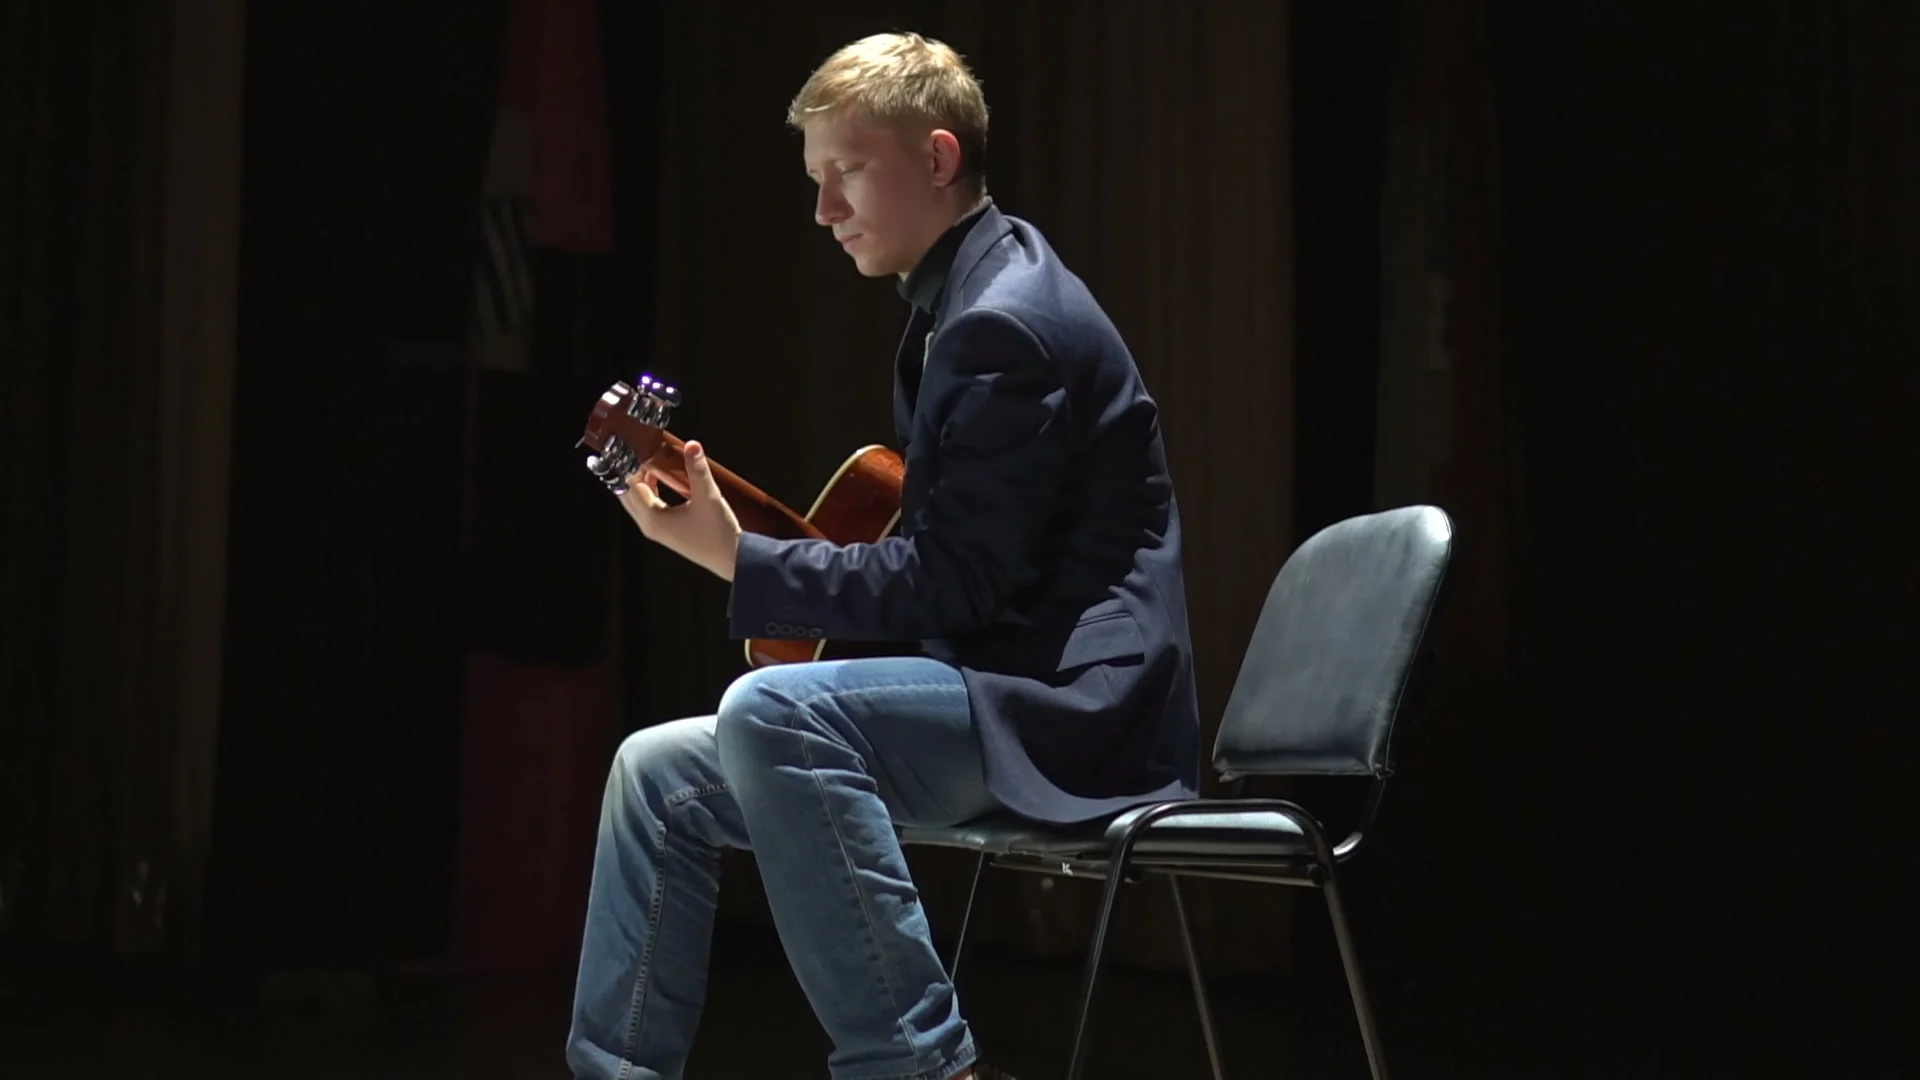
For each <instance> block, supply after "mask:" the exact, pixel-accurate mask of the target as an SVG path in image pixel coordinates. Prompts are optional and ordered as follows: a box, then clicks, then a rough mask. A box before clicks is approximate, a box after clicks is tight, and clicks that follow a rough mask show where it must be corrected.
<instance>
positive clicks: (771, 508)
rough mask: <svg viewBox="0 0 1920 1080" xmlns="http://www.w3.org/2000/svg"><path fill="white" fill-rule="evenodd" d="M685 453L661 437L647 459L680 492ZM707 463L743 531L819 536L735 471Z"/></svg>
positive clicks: (785, 537) (783, 537)
mask: <svg viewBox="0 0 1920 1080" xmlns="http://www.w3.org/2000/svg"><path fill="white" fill-rule="evenodd" d="M684 453H685V450H684V444H682V443H681V442H680V440H678V439H675V438H672V437H668V438H667V439H664V440H662V445H661V448H660V452H659V453H657V454H655V455H654V456H653V457H652V459H651V460H650V461H649V462H648V464H650V465H652V466H653V468H654V470H655V471H656V472H660V473H663V474H665V475H666V477H667V478H668V484H669V486H671V487H672V488H673V489H674V490H676V491H678V492H680V493H681V494H683V495H684V494H685V493H686V492H687V490H688V481H687V466H686V458H685V457H684V456H683V455H684ZM707 465H708V466H709V467H710V468H711V469H712V470H713V479H714V482H715V483H718V484H719V485H720V493H721V494H722V495H725V496H726V497H727V505H729V506H731V507H733V516H734V517H736V518H738V519H739V520H740V528H741V529H742V530H743V531H745V532H750V533H755V534H757V535H760V536H767V537H772V538H773V539H775V540H803V539H805V540H818V539H820V538H821V535H820V530H819V529H817V528H815V527H814V526H813V524H812V523H811V522H809V521H808V520H807V519H806V518H804V517H801V516H800V515H799V514H796V513H794V512H793V511H792V510H791V509H789V508H788V507H787V506H786V504H784V503H782V502H781V501H780V500H778V499H776V498H774V497H773V496H771V495H769V494H767V493H766V492H764V491H761V490H760V489H759V488H757V487H754V486H753V485H752V484H749V483H747V482H746V481H745V480H743V479H741V477H740V475H739V474H738V473H735V472H734V471H733V470H731V469H729V468H727V467H726V466H724V465H721V464H720V463H719V462H717V461H714V460H712V459H711V458H709V459H708V460H707Z"/></svg>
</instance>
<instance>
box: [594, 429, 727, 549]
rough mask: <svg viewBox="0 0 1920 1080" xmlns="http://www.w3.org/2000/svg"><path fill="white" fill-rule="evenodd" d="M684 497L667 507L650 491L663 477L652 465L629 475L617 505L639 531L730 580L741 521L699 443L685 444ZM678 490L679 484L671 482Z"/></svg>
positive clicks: (655, 493) (664, 502)
mask: <svg viewBox="0 0 1920 1080" xmlns="http://www.w3.org/2000/svg"><path fill="white" fill-rule="evenodd" d="M685 454H686V464H687V489H686V492H685V494H686V497H687V501H686V502H684V503H681V504H680V505H679V506H668V505H667V504H666V501H665V500H663V499H661V498H660V496H659V494H658V493H657V492H656V491H654V487H653V485H654V484H655V483H657V482H663V479H664V478H662V477H660V476H656V475H654V473H653V470H652V469H651V468H650V467H646V466H643V467H642V468H641V469H640V471H639V472H637V473H635V474H633V475H632V476H630V477H628V478H627V491H626V494H624V495H621V496H620V497H619V498H620V505H621V506H624V507H626V509H627V514H628V516H629V517H632V518H633V521H634V524H636V525H638V526H640V532H641V535H643V536H645V537H646V538H647V539H649V540H652V541H653V542H654V543H656V544H659V545H660V546H661V547H664V548H666V549H668V550H669V551H672V552H674V553H676V554H678V555H680V556H681V557H682V558H685V559H687V560H688V561H689V562H692V563H694V564H696V565H699V566H703V567H705V568H706V569H708V570H710V571H712V572H713V573H714V574H716V575H718V576H719V577H720V578H722V579H723V580H726V581H732V580H733V564H734V558H735V556H736V554H737V553H738V552H739V549H740V520H739V519H738V518H736V517H735V516H734V514H733V507H731V506H728V505H727V498H726V496H725V495H722V494H721V493H720V484H719V482H718V481H716V480H714V478H713V468H712V467H711V466H710V465H708V463H707V455H706V451H705V449H704V448H702V447H701V445H700V444H699V443H697V442H689V443H687V444H686V450H685ZM673 486H674V487H675V489H676V490H678V488H679V485H677V484H676V485H673Z"/></svg>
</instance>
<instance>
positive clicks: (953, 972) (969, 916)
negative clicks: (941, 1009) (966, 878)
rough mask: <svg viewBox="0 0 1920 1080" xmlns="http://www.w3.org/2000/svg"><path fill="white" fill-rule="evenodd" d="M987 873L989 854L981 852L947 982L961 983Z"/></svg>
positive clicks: (975, 864)
mask: <svg viewBox="0 0 1920 1080" xmlns="http://www.w3.org/2000/svg"><path fill="white" fill-rule="evenodd" d="M986 873H987V853H986V852H984V851H983V852H981V853H980V858H979V860H978V861H976V862H975V863H974V864H973V885H972V887H970V888H969V889H967V910H966V911H965V912H964V913H962V914H961V916H960V936H959V937H958V938H957V939H955V940H954V943H953V959H951V960H949V961H947V981H948V982H951V983H954V984H956V985H957V984H958V983H959V982H960V961H961V960H962V959H963V958H964V957H965V956H966V955H967V931H969V930H971V929H972V928H973V905H974V903H975V902H976V901H978V900H979V899H980V879H981V878H983V877H985V876H986Z"/></svg>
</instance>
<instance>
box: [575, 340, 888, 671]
mask: <svg viewBox="0 0 1920 1080" xmlns="http://www.w3.org/2000/svg"><path fill="white" fill-rule="evenodd" d="M679 404H680V392H679V391H678V390H676V389H675V388H673V387H671V386H668V385H666V384H665V383H662V382H660V381H659V380H657V379H655V378H653V377H652V376H650V375H642V376H640V379H639V383H638V385H635V386H629V385H627V384H626V383H624V382H617V383H614V384H613V387H612V388H611V389H609V390H608V391H607V392H606V393H604V394H601V395H600V398H599V400H598V401H595V402H594V404H593V410H592V411H591V412H589V413H588V414H587V430H586V434H585V435H584V436H583V437H582V438H581V440H580V442H579V444H578V445H579V446H580V447H584V448H586V449H588V450H591V451H593V452H592V453H591V454H590V455H588V457H587V467H588V468H589V469H591V470H592V471H593V474H594V475H595V476H597V477H599V478H600V480H601V481H602V482H603V483H605V484H606V485H607V487H608V488H609V489H611V490H612V491H613V492H614V493H615V494H624V493H625V492H626V490H627V479H628V478H629V477H631V476H633V474H634V473H637V472H639V471H640V467H641V466H642V465H651V466H653V469H654V471H655V472H656V473H659V474H661V475H662V477H663V478H664V480H665V483H666V484H667V486H668V487H670V488H673V489H674V491H675V492H677V493H678V494H679V495H680V496H681V497H683V498H684V497H685V496H686V494H687V491H688V484H687V465H686V458H685V457H684V456H683V455H684V454H685V452H686V443H685V442H684V441H683V440H681V439H679V438H677V437H675V436H674V435H673V434H671V433H669V432H668V431H667V423H668V421H669V420H671V419H672V416H673V410H674V408H675V407H676V406H678V405H679ZM709 464H710V465H711V467H712V469H713V478H714V480H715V481H717V482H718V483H719V485H720V491H721V493H722V494H724V495H725V496H726V497H727V503H728V505H730V506H732V507H733V513H734V516H735V517H737V518H739V520H740V528H741V529H742V530H743V531H745V532H750V533H756V534H759V535H761V536H769V537H772V538H773V539H775V540H796V539H802V538H810V539H816V540H830V541H832V542H834V543H836V544H853V543H868V544H870V543H875V542H877V541H879V540H881V539H882V538H884V537H885V536H886V535H887V534H888V533H890V532H892V531H893V529H894V526H895V525H897V524H898V523H899V521H900V484H901V481H902V479H903V478H904V477H905V476H906V463H905V462H903V461H901V460H900V455H899V454H897V453H895V452H893V451H892V450H889V449H888V448H886V447H884V446H864V447H861V448H860V449H858V450H855V451H854V452H853V454H852V456H850V457H848V458H847V460H846V461H845V462H843V463H842V464H841V466H840V468H838V469H836V470H835V471H834V474H833V476H832V477H830V478H829V479H828V480H827V484H826V486H825V487H823V488H822V489H820V494H819V496H818V497H816V498H815V499H814V500H813V507H812V508H811V509H809V510H808V511H807V512H806V514H805V515H801V514H796V513H794V512H793V511H792V510H790V509H788V508H787V506H786V505H785V504H783V503H781V502H780V501H779V500H778V499H775V498H774V497H773V496H771V495H768V494H767V493H766V492H764V491H761V490H760V489H759V488H757V487H754V486H753V485H752V484H749V483H747V482H746V481H745V480H742V479H741V478H740V477H739V476H738V475H737V474H735V473H734V472H733V471H732V470H730V469H727V468H725V467H724V466H722V465H721V464H720V463H719V462H717V461H713V460H712V459H711V458H709ZM826 645H827V643H826V642H825V641H824V640H818V639H812V638H750V639H748V641H747V643H746V654H747V663H748V664H749V665H750V666H752V667H766V666H769V665H772V664H793V663H800V662H803V661H808V660H818V659H820V657H821V656H822V655H823V654H824V653H825V651H826Z"/></svg>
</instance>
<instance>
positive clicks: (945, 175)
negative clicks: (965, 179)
mask: <svg viewBox="0 0 1920 1080" xmlns="http://www.w3.org/2000/svg"><path fill="white" fill-rule="evenodd" d="M927 153H928V155H929V156H931V157H932V159H933V183H934V186H935V187H946V186H947V185H948V184H951V183H953V182H954V181H955V180H957V179H959V178H960V166H961V162H960V140H959V139H956V138H954V135H953V132H951V131H948V130H947V129H946V128H934V129H933V131H932V132H931V133H930V134H928V135H927Z"/></svg>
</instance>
